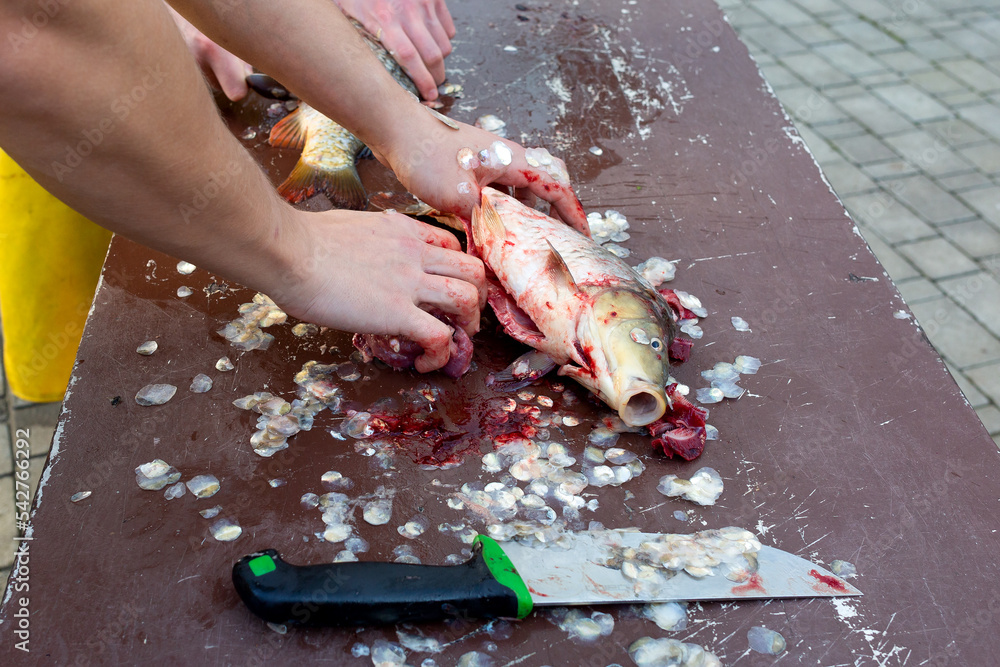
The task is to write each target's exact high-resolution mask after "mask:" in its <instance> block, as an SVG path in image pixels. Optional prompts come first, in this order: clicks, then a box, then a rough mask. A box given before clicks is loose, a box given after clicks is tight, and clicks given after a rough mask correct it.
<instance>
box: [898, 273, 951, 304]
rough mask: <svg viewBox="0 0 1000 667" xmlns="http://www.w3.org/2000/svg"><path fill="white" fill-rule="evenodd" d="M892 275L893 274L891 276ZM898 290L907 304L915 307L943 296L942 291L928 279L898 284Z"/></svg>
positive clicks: (915, 279)
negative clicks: (917, 304)
mask: <svg viewBox="0 0 1000 667" xmlns="http://www.w3.org/2000/svg"><path fill="white" fill-rule="evenodd" d="M889 275H890V276H891V275H892V274H891V273H890V274H889ZM896 289H898V290H899V293H900V294H902V295H903V299H904V300H905V301H906V303H907V304H909V305H913V304H915V303H920V302H921V301H927V300H928V299H936V298H937V297H939V296H941V290H939V289H938V288H937V287H935V286H934V283H932V282H931V281H929V280H927V278H919V277H918V278H914V279H912V280H904V281H901V282H896Z"/></svg>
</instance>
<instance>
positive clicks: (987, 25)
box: [970, 15, 1000, 40]
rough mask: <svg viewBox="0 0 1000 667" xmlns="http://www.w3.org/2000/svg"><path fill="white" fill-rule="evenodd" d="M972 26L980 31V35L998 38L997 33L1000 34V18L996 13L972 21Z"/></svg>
mask: <svg viewBox="0 0 1000 667" xmlns="http://www.w3.org/2000/svg"><path fill="white" fill-rule="evenodd" d="M970 27H971V28H972V29H973V30H976V31H978V32H979V34H980V35H983V36H984V37H988V38H990V39H993V40H996V39H997V35H1000V18H998V17H997V16H995V15H994V16H988V17H986V18H983V19H979V20H977V21H976V22H975V23H972V24H971V25H970Z"/></svg>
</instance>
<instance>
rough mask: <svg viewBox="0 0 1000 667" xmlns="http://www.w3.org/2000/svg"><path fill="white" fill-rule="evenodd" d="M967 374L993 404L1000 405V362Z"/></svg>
mask: <svg viewBox="0 0 1000 667" xmlns="http://www.w3.org/2000/svg"><path fill="white" fill-rule="evenodd" d="M965 374H966V375H967V376H968V378H969V379H970V380H972V383H973V384H974V385H976V388H977V389H979V390H980V391H981V392H983V393H984V394H986V396H988V397H989V398H990V400H992V401H993V403H995V404H1000V361H997V362H993V363H991V364H987V365H985V366H980V367H978V368H972V369H969V370H967V371H966V372H965Z"/></svg>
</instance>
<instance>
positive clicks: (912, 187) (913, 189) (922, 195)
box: [894, 175, 974, 225]
mask: <svg viewBox="0 0 1000 667" xmlns="http://www.w3.org/2000/svg"><path fill="white" fill-rule="evenodd" d="M894 184H895V186H896V187H895V189H894V192H895V194H896V197H897V198H898V199H899V200H900V201H902V202H903V203H905V204H908V205H909V207H910V208H911V209H913V210H914V211H920V217H921V218H923V219H924V220H926V221H927V222H929V223H931V224H932V225H934V224H944V223H947V222H954V221H956V220H961V219H962V218H968V217H972V216H973V215H974V214H973V212H972V211H971V210H970V209H969V208H968V207H967V206H965V204H963V203H962V202H960V201H959V200H958V199H956V198H955V197H953V196H952V195H950V194H948V193H947V192H945V191H944V190H942V189H941V188H940V187H938V186H937V185H936V184H935V183H934V182H933V181H932V180H930V179H929V178H927V177H926V176H924V175H918V176H910V177H908V178H903V179H900V180H898V181H894Z"/></svg>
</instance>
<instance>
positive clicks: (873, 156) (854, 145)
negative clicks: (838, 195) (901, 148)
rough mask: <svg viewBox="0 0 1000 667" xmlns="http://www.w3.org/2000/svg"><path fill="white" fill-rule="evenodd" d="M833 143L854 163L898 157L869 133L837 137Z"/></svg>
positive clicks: (867, 162)
mask: <svg viewBox="0 0 1000 667" xmlns="http://www.w3.org/2000/svg"><path fill="white" fill-rule="evenodd" d="M833 145H834V146H835V147H836V148H838V149H839V150H840V151H842V152H843V153H844V155H846V156H847V159H849V160H851V161H852V162H854V163H855V164H861V165H864V164H869V163H871V162H882V161H883V160H893V159H895V158H897V157H898V156H897V155H896V153H895V152H893V150H892V149H891V148H889V147H888V146H886V145H885V144H884V143H882V142H881V141H879V140H878V138H876V137H874V136H872V135H870V134H865V135H862V136H860V137H845V138H843V139H837V140H836V141H834V142H833Z"/></svg>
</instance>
